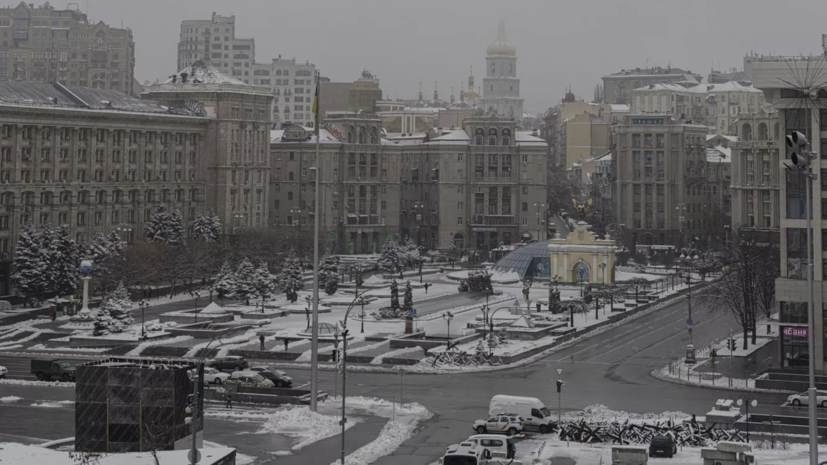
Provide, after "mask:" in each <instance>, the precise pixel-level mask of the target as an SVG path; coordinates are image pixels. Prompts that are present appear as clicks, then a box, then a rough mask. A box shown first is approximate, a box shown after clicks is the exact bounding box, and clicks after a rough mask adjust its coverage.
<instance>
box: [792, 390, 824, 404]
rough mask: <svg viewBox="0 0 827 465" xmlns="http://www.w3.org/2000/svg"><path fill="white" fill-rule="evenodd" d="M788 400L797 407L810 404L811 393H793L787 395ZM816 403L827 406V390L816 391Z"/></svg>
mask: <svg viewBox="0 0 827 465" xmlns="http://www.w3.org/2000/svg"><path fill="white" fill-rule="evenodd" d="M787 402H789V403H790V404H791V405H795V406H796V407H797V406H799V405H810V393H809V392H808V391H804V392H802V393H801V394H793V395H791V396H789V397H787ZM816 405H818V406H819V407H827V391H816Z"/></svg>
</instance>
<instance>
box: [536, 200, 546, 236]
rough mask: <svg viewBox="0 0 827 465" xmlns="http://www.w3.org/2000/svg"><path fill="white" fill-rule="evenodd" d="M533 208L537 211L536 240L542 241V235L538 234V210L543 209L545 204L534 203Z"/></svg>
mask: <svg viewBox="0 0 827 465" xmlns="http://www.w3.org/2000/svg"><path fill="white" fill-rule="evenodd" d="M534 207H535V208H536V209H537V240H538V241H539V240H541V239H542V235H541V234H540V231H541V229H540V208H545V207H546V204H544V203H540V202H535V203H534Z"/></svg>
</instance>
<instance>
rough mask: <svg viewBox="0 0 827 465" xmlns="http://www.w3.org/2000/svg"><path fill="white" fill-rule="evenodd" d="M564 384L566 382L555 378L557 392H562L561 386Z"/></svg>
mask: <svg viewBox="0 0 827 465" xmlns="http://www.w3.org/2000/svg"><path fill="white" fill-rule="evenodd" d="M565 385H566V382H565V381H563V380H560V379H558V380H557V392H563V386H565Z"/></svg>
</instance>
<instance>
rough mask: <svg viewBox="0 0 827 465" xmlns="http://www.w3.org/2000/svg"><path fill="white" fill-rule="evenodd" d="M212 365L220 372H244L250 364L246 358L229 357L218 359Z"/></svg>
mask: <svg viewBox="0 0 827 465" xmlns="http://www.w3.org/2000/svg"><path fill="white" fill-rule="evenodd" d="M210 365H211V366H212V367H213V368H217V369H219V370H222V371H223V370H230V371H242V370H245V369H246V368H247V367H248V366H250V364H249V363H247V360H246V359H245V358H244V357H239V356H237V355H230V356H229V357H218V358H216V359H213V360H212V362H211V363H210Z"/></svg>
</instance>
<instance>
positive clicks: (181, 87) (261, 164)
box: [143, 61, 273, 232]
mask: <svg viewBox="0 0 827 465" xmlns="http://www.w3.org/2000/svg"><path fill="white" fill-rule="evenodd" d="M143 96H144V97H147V98H150V99H154V100H158V101H161V102H165V103H168V104H171V105H180V106H183V107H186V108H194V109H196V110H197V112H198V114H200V115H201V116H202V117H205V118H207V120H208V123H209V124H208V125H207V127H206V129H205V132H204V134H203V138H204V146H205V147H209V148H208V149H205V150H207V151H208V152H207V154H205V155H204V157H203V160H202V162H201V163H202V165H203V173H202V179H204V181H205V183H206V191H205V193H204V195H205V204H206V205H207V206H208V207H209V208H211V209H214V210H215V211H216V213H217V214H218V216H219V218H220V219H221V222H222V224H224V225H225V227H226V228H227V229H226V232H231V231H233V230H235V228H243V227H251V228H261V227H266V226H267V225H268V224H270V221H269V216H268V215H269V212H268V208H267V198H268V195H269V192H268V189H269V186H270V183H269V173H268V171H269V163H268V159H267V155H268V153H269V149H270V125H271V122H270V108H271V105H272V102H273V96H272V95H271V93H270V91H269V90H267V89H263V88H261V87H256V86H251V85H247V84H245V83H244V82H242V81H240V80H238V79H236V78H233V77H230V76H226V75H224V74H222V73H221V72H219V71H218V70H217V69H215V68H213V67H211V66H208V65H205V64H204V62H201V61H198V62H196V63H194V64H193V65H191V66H189V67H187V68H184V70H182V71H181V72H179V73H178V74H176V75H174V76H172V77H170V79H169V80H167V81H166V82H165V83H163V84H154V85H151V86H149V87H147V88H146V89H145V90H144V93H143Z"/></svg>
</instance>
